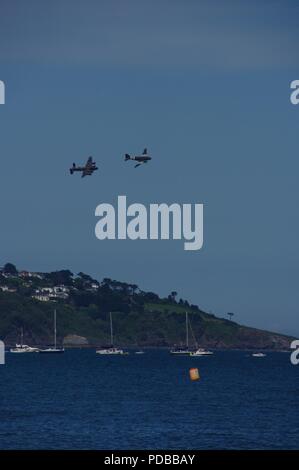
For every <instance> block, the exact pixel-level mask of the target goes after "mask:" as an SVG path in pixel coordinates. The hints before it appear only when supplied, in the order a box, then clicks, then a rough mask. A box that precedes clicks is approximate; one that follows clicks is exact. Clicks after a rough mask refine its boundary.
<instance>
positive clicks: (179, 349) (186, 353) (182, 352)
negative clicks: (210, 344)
mask: <svg viewBox="0 0 299 470" xmlns="http://www.w3.org/2000/svg"><path fill="white" fill-rule="evenodd" d="M190 352H191V351H190V349H189V320H188V312H186V346H185V347H175V348H173V349H171V350H170V353H171V354H177V355H179V354H180V355H184V356H189V354H190Z"/></svg>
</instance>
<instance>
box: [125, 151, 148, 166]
mask: <svg viewBox="0 0 299 470" xmlns="http://www.w3.org/2000/svg"><path fill="white" fill-rule="evenodd" d="M151 159H152V157H150V156H149V155H148V153H147V149H146V148H145V149H144V150H143V154H142V155H135V156H134V157H131V155H129V154H128V153H126V154H125V161H128V160H135V162H138V163H137V164H136V165H135V166H134V168H137V167H138V166H140V165H142V164H143V163H147V162H148V161H149V160H151Z"/></svg>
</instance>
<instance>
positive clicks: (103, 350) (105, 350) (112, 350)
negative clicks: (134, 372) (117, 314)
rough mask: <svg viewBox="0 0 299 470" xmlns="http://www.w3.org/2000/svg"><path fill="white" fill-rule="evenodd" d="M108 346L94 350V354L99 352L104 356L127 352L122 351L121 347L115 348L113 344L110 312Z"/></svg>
mask: <svg viewBox="0 0 299 470" xmlns="http://www.w3.org/2000/svg"><path fill="white" fill-rule="evenodd" d="M110 344H111V345H110V346H109V347H107V348H101V349H98V350H97V351H96V354H101V355H106V356H110V355H113V356H115V355H117V354H118V355H124V354H128V353H125V352H124V351H123V349H118V348H115V347H114V346H113V344H114V343H113V323H112V313H111V312H110Z"/></svg>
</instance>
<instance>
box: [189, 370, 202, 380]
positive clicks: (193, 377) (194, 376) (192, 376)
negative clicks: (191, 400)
mask: <svg viewBox="0 0 299 470" xmlns="http://www.w3.org/2000/svg"><path fill="white" fill-rule="evenodd" d="M189 375H190V379H191V380H199V379H200V376H199V372H198V369H197V368H196V367H192V368H191V369H190V370H189Z"/></svg>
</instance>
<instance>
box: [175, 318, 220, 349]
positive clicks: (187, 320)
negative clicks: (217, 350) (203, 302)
mask: <svg viewBox="0 0 299 470" xmlns="http://www.w3.org/2000/svg"><path fill="white" fill-rule="evenodd" d="M190 329H191V333H192V335H193V339H194V342H195V344H196V348H197V349H196V350H191V349H189V318H188V312H186V347H181V348H174V349H171V351H170V352H171V354H177V355H182V356H192V357H198V356H211V355H212V354H214V353H213V352H212V351H207V350H206V349H204V348H199V347H198V344H197V341H196V338H195V336H194V333H193V331H192V327H191V323H190Z"/></svg>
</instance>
